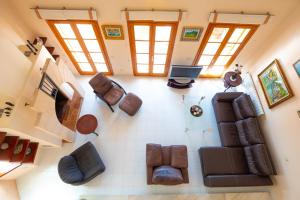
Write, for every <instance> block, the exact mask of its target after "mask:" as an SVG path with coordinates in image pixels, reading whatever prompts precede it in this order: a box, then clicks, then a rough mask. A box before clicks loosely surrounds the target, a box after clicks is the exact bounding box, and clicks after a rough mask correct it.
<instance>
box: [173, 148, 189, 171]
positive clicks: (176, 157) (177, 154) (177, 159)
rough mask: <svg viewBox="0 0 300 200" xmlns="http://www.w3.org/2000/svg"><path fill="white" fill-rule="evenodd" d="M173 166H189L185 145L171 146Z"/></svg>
mask: <svg viewBox="0 0 300 200" xmlns="http://www.w3.org/2000/svg"><path fill="white" fill-rule="evenodd" d="M171 166H172V167H176V168H187V167H188V156H187V148H186V146H185V145H173V146H171Z"/></svg>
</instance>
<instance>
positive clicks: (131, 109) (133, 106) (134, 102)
mask: <svg viewBox="0 0 300 200" xmlns="http://www.w3.org/2000/svg"><path fill="white" fill-rule="evenodd" d="M142 103H143V101H142V100H141V99H140V98H139V97H138V96H136V95H135V94H133V93H128V94H127V95H126V96H125V97H124V99H123V100H122V101H121V102H120V104H119V108H120V109H121V110H123V111H124V112H126V113H127V114H128V115H130V116H133V115H135V113H137V111H138V110H139V109H140V107H141V106H142Z"/></svg>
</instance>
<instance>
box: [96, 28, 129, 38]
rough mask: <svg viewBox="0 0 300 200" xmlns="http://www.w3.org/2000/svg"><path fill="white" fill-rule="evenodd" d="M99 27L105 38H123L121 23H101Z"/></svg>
mask: <svg viewBox="0 0 300 200" xmlns="http://www.w3.org/2000/svg"><path fill="white" fill-rule="evenodd" d="M101 28H102V31H103V34H104V37H105V39H107V40H124V34H123V28H122V25H102V26H101Z"/></svg>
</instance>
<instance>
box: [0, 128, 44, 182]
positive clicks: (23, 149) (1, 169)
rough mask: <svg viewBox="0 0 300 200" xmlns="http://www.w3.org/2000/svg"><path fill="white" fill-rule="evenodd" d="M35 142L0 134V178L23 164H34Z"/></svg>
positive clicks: (3, 133) (36, 146)
mask: <svg viewBox="0 0 300 200" xmlns="http://www.w3.org/2000/svg"><path fill="white" fill-rule="evenodd" d="M38 145H39V144H38V143H37V142H31V141H30V140H27V139H22V138H20V137H18V136H11V135H7V133H5V132H0V178H1V177H3V176H5V175H6V174H8V173H10V172H11V171H13V170H14V169H16V168H18V167H20V166H21V165H22V164H24V163H34V160H35V156H36V152H37V149H38Z"/></svg>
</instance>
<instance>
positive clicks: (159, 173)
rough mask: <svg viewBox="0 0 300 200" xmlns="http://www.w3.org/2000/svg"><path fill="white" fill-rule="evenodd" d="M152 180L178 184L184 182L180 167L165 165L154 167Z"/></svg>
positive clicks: (165, 183) (156, 182)
mask: <svg viewBox="0 0 300 200" xmlns="http://www.w3.org/2000/svg"><path fill="white" fill-rule="evenodd" d="M152 182H153V183H154V184H162V185H177V184H181V183H183V177H182V174H181V171H180V170H179V169H176V168H173V167H170V166H166V165H163V166H160V167H157V168H156V169H154V171H153V177H152Z"/></svg>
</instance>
